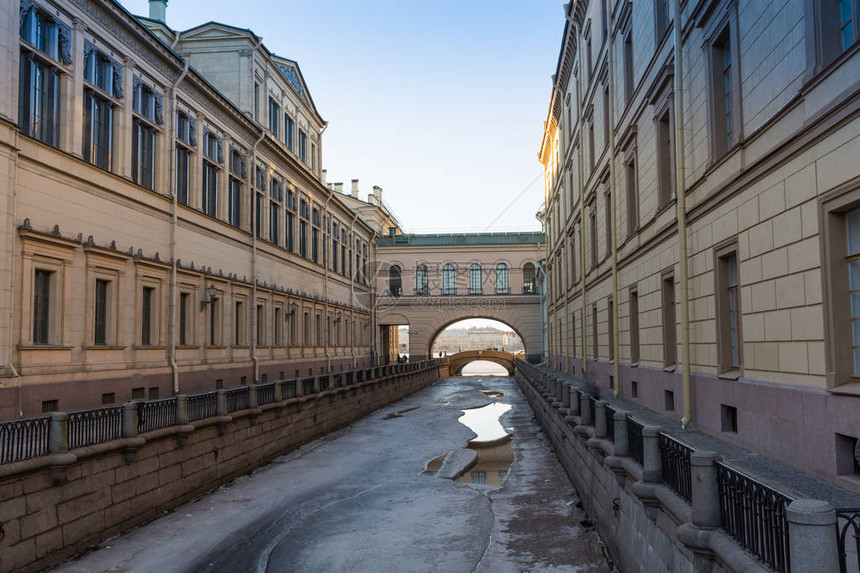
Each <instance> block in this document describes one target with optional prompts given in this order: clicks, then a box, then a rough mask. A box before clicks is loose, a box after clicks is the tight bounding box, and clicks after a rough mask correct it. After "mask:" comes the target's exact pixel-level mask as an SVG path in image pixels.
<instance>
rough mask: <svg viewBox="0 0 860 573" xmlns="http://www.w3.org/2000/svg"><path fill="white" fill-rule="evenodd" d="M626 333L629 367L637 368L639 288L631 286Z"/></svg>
mask: <svg viewBox="0 0 860 573" xmlns="http://www.w3.org/2000/svg"><path fill="white" fill-rule="evenodd" d="M627 314H628V325H629V328H628V331H629V337H630V365H631V366H634V367H635V366H638V365H639V359H640V352H641V349H642V348H641V332H640V330H639V287H638V285H635V284H634V285H631V286H630V289H629V291H628V295H627Z"/></svg>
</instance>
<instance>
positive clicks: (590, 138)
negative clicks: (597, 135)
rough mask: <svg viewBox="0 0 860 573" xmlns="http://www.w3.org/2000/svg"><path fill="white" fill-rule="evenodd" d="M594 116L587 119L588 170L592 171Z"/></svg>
mask: <svg viewBox="0 0 860 573" xmlns="http://www.w3.org/2000/svg"><path fill="white" fill-rule="evenodd" d="M594 161H595V159H594V116H593V115H592V116H591V117H590V118H589V119H588V170H589V173H591V172H592V171H594Z"/></svg>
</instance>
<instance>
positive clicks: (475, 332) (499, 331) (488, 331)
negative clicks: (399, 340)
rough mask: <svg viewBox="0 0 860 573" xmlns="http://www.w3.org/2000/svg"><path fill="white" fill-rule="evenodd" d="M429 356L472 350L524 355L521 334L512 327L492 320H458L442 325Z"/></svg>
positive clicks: (524, 349)
mask: <svg viewBox="0 0 860 573" xmlns="http://www.w3.org/2000/svg"><path fill="white" fill-rule="evenodd" d="M429 350H430V355H431V356H434V357H439V356H447V355H451V354H455V353H457V352H465V351H471V350H476V351H477V350H498V351H505V352H510V353H511V354H525V351H526V348H525V346H524V344H523V339H522V337H521V336H520V333H519V332H517V330H516V329H515V328H514V327H512V326H511V325H509V324H507V323H505V322H502V321H500V320H496V319H491V318H477V317H476V318H466V319H459V320H455V321H453V322H450V323H448V324H445V325H443V326H442V327H441V328H440V329H439V331H438V332H436V334H435V335H433V337H432V338H431V339H430V348H429Z"/></svg>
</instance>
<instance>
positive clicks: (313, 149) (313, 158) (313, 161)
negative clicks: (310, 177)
mask: <svg viewBox="0 0 860 573" xmlns="http://www.w3.org/2000/svg"><path fill="white" fill-rule="evenodd" d="M316 170H317V145H316V143H311V171H316Z"/></svg>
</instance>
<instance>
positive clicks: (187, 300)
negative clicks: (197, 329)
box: [179, 292, 211, 346]
mask: <svg viewBox="0 0 860 573" xmlns="http://www.w3.org/2000/svg"><path fill="white" fill-rule="evenodd" d="M210 304H211V303H210ZM191 312H192V311H191V293H187V292H183V293H179V346H187V345H188V342H189V340H191V336H190V335H189V333H188V329H189V326H190V325H191V323H190V321H189V320H188V318H189V316H190V315H191Z"/></svg>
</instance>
